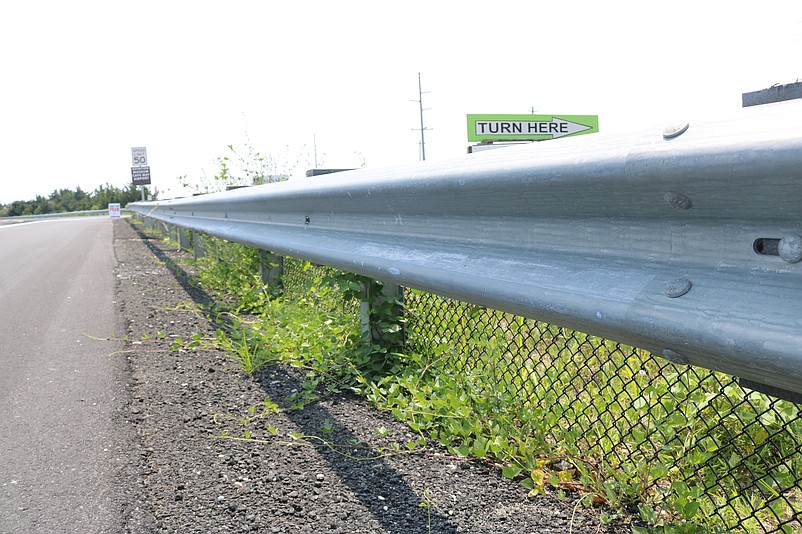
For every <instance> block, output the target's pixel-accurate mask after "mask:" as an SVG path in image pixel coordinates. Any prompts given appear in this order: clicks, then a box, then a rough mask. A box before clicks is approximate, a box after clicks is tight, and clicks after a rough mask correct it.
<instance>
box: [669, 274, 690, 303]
mask: <svg viewBox="0 0 802 534" xmlns="http://www.w3.org/2000/svg"><path fill="white" fill-rule="evenodd" d="M692 286H693V284H691V281H690V280H688V279H687V278H677V279H676V280H670V281H668V282H666V285H665V292H666V296H667V297H668V298H672V299H675V298H677V297H681V296H682V295H684V294H685V293H687V292H688V291H690V290H691V287H692Z"/></svg>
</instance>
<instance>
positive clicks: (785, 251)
mask: <svg viewBox="0 0 802 534" xmlns="http://www.w3.org/2000/svg"><path fill="white" fill-rule="evenodd" d="M777 252H778V253H779V255H780V257H781V258H782V259H784V260H785V261H787V262H788V263H798V262H800V261H802V236H799V235H796V234H786V235H784V236H783V237H782V239H780V242H779V243H778V245H777Z"/></svg>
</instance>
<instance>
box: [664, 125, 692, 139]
mask: <svg viewBox="0 0 802 534" xmlns="http://www.w3.org/2000/svg"><path fill="white" fill-rule="evenodd" d="M688 126H689V123H688V122H676V123H674V124H672V125H670V126H667V127H666V129H665V130H663V139H674V138H675V137H679V136H680V135H682V134H684V133H685V131H686V130H687V129H688Z"/></svg>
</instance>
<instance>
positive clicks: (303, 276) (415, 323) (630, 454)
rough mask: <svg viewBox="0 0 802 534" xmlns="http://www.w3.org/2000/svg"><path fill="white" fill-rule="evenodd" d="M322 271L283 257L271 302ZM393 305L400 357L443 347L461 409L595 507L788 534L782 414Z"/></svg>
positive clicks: (677, 369) (547, 334)
mask: <svg viewBox="0 0 802 534" xmlns="http://www.w3.org/2000/svg"><path fill="white" fill-rule="evenodd" d="M325 269H326V268H325V267H324V268H319V267H312V266H310V265H309V264H308V263H305V262H301V261H298V260H291V259H288V260H287V261H286V262H285V273H284V278H283V280H284V287H285V291H287V292H288V294H292V293H293V292H302V291H304V288H305V287H308V284H309V283H312V281H313V280H317V281H320V280H321V279H323V278H324V276H323V275H322V274H321V272H323V271H325ZM404 304H405V329H406V350H409V351H413V352H418V353H425V352H427V351H433V350H438V351H439V352H441V353H442V352H443V350H444V349H443V347H447V349H446V350H447V352H448V357H447V358H440V359H438V360H437V362H438V363H437V365H435V366H433V368H431V369H429V372H431V373H436V372H439V373H443V374H444V375H446V374H447V375H449V376H451V377H459V380H463V381H464V384H463V385H464V387H465V391H469V392H470V398H466V402H467V403H470V402H476V399H477V398H479V397H493V398H495V399H497V400H499V402H496V403H495V404H494V406H495V408H494V410H495V411H496V412H495V413H496V416H497V417H498V419H499V420H504V421H506V422H507V424H512V425H515V426H516V427H517V428H518V429H519V430H524V431H527V432H529V434H531V437H532V440H533V441H535V442H537V443H538V449H539V450H540V451H541V453H542V455H543V456H544V457H549V456H550V455H551V456H554V457H561V458H569V459H571V460H572V462H573V463H574V464H575V465H576V466H577V468H578V469H579V471H580V475H582V476H581V478H582V480H584V482H585V483H587V482H588V481H594V482H595V489H596V490H597V492H599V493H601V494H602V496H604V493H605V492H607V495H608V496H609V499H610V500H612V499H614V498H616V497H615V496H616V495H618V498H619V499H620V498H621V494H622V493H623V494H624V497H627V498H629V499H630V500H631V501H632V502H636V503H640V504H638V505H636V506H634V507H631V509H630V510H629V512H630V513H633V514H634V515H640V517H642V518H644V519H646V520H649V521H652V522H659V520H660V519H661V518H663V519H665V520H667V521H668V520H669V519H670V520H672V521H673V520H677V519H680V520H682V519H683V518H684V519H687V520H692V519H698V518H699V516H700V515H704V517H705V518H706V519H705V520H704V521H703V523H706V524H714V525H718V526H719V527H718V528H720V529H724V530H726V531H743V532H765V533H769V532H802V515H801V514H802V416H800V411H799V408H798V407H797V406H796V405H795V404H793V403H790V402H787V401H783V400H778V399H774V398H771V397H768V396H766V395H764V394H761V393H757V392H753V391H750V390H748V389H744V388H742V387H741V386H739V384H738V382H737V380H736V379H734V378H733V377H730V376H727V375H723V374H720V373H715V372H712V371H708V370H704V369H700V368H696V367H688V366H681V365H676V364H673V363H670V362H668V361H667V360H664V359H662V358H656V357H654V356H652V355H651V354H650V353H648V352H646V351H644V350H640V349H636V348H633V347H628V346H624V345H621V344H619V343H615V342H613V341H609V340H604V339H600V338H597V337H593V336H590V335H587V334H583V333H580V332H575V331H571V330H567V329H564V328H560V327H558V326H555V325H550V324H545V323H542V322H538V321H536V320H532V319H526V318H523V317H520V316H515V315H512V314H508V313H502V312H498V311H494V310H490V309H487V308H484V307H480V306H475V305H472V304H469V303H465V302H459V301H455V300H452V299H448V298H444V297H441V296H437V295H433V294H429V293H424V292H420V291H415V290H409V289H407V290H405V293H404ZM357 309H358V308H357V307H355V306H353V305H349V304H344V306H343V310H345V311H350V312H353V311H354V310H357ZM555 487H556V486H555ZM667 511H670V512H667ZM712 531H715V530H712Z"/></svg>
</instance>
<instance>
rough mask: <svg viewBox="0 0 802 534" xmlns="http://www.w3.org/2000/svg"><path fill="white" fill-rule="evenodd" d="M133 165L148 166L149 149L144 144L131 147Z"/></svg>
mask: <svg viewBox="0 0 802 534" xmlns="http://www.w3.org/2000/svg"><path fill="white" fill-rule="evenodd" d="M131 161H132V162H133V165H132V167H146V166H147V165H148V149H147V148H146V147H144V146H138V147H132V148H131Z"/></svg>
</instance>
